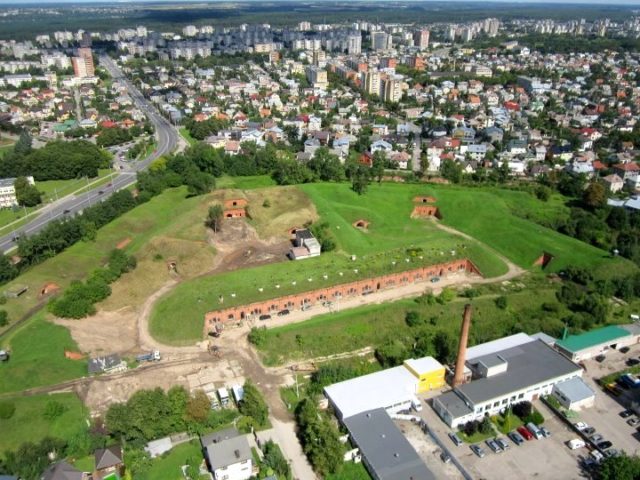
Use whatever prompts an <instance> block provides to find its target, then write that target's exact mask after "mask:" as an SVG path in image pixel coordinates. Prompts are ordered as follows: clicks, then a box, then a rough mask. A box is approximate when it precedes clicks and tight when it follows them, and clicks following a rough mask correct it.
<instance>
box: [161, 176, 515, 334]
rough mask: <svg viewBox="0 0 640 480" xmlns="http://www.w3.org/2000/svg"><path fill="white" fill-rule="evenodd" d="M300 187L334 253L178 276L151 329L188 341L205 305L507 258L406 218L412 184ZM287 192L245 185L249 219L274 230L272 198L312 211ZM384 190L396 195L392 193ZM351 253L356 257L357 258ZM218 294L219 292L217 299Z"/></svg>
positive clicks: (490, 268)
mask: <svg viewBox="0 0 640 480" xmlns="http://www.w3.org/2000/svg"><path fill="white" fill-rule="evenodd" d="M302 190H303V191H304V192H305V193H307V194H309V196H310V197H311V200H313V203H314V204H315V205H316V207H317V210H318V213H319V214H320V219H321V221H326V222H327V223H328V224H329V227H330V230H331V232H332V233H333V234H334V236H335V238H336V241H337V244H338V249H337V250H336V251H335V252H330V253H325V254H323V255H321V256H320V257H316V258H311V259H307V260H304V261H303V262H288V263H285V264H271V265H266V266H262V267H258V268H253V269H250V270H240V271H233V272H229V273H225V274H222V275H216V276H209V277H199V278H196V279H194V280H191V281H189V282H184V283H182V284H180V285H178V287H176V288H175V289H174V290H172V291H171V292H170V293H169V294H168V295H166V296H165V297H163V298H162V299H161V300H160V301H159V302H158V303H157V304H156V307H155V308H154V311H153V314H152V317H151V324H150V329H151V334H152V335H154V336H155V337H156V338H157V339H159V340H161V341H162V342H167V343H172V344H186V343H191V342H193V341H195V340H197V339H199V338H201V335H202V319H203V317H204V314H205V313H206V312H208V311H211V310H215V309H220V308H223V307H225V308H226V307H229V306H233V305H241V304H245V303H250V302H255V301H260V300H267V299H269V298H274V297H278V296H282V295H286V294H291V293H298V292H302V291H306V290H311V289H314V288H321V287H326V286H332V285H336V284H339V283H346V282H349V281H352V280H357V279H364V278H368V277H371V276H375V275H381V274H385V273H391V272H393V271H402V270H407V269H411V268H417V267H420V266H424V265H432V264H435V263H440V262H443V261H449V260H453V259H455V258H463V257H469V258H471V259H472V260H473V261H474V262H475V263H476V265H478V267H479V268H480V270H481V271H482V272H483V274H485V275H486V276H497V275H500V274H502V273H505V272H506V265H505V264H504V263H503V262H502V261H501V260H499V259H498V258H497V257H496V255H494V254H493V253H491V252H490V251H489V250H488V249H487V248H485V247H484V246H483V245H481V244H480V243H478V242H475V241H473V240H466V239H463V238H462V237H459V236H457V235H453V234H450V233H448V232H445V231H443V230H440V229H438V228H436V226H435V225H434V224H433V223H432V222H430V221H426V220H419V219H411V218H409V216H410V213H411V210H412V208H413V203H412V198H413V196H414V194H417V193H419V187H417V186H416V187H413V186H411V187H408V188H405V189H389V188H388V186H387V185H384V184H383V185H382V186H375V187H373V188H372V189H371V191H370V192H369V193H368V194H367V195H366V196H358V195H356V194H355V193H353V192H352V191H351V189H350V188H349V186H348V185H346V184H339V185H335V184H314V185H304V186H303V187H302ZM266 192H268V193H266ZM274 192H276V194H274ZM288 192H292V191H291V189H290V188H278V189H271V190H269V191H263V190H255V191H251V192H247V196H248V197H250V198H252V199H254V200H252V202H251V206H250V208H249V211H250V212H251V211H253V210H256V211H257V212H258V214H256V215H254V218H253V219H252V220H251V221H252V223H254V224H255V225H256V228H257V229H258V230H261V229H262V230H263V233H270V234H273V233H274V231H273V229H272V228H271V227H272V226H273V225H275V224H276V222H275V220H274V219H275V218H278V214H279V213H282V215H285V211H286V209H284V210H283V209H282V208H281V207H278V206H277V205H276V203H277V202H282V205H284V206H285V207H287V209H288V208H289V207H291V208H295V206H296V205H297V206H299V211H298V212H299V213H303V215H302V217H303V218H307V216H311V215H312V213H311V212H310V207H309V203H308V201H306V200H305V199H304V198H303V197H300V196H299V195H295V194H293V193H291V194H289V193H288ZM261 193H262V194H264V196H269V198H270V200H271V205H272V206H271V207H269V208H264V207H262V203H261V202H260V199H261V198H262V197H261ZM389 195H395V197H396V198H394V199H393V200H390V199H389ZM278 198H279V200H278ZM283 198H284V200H283ZM354 209H355V210H354ZM354 211H355V213H354ZM365 211H368V212H371V213H370V214H369V215H368V216H369V218H367V219H368V220H369V221H372V222H374V223H373V224H372V225H371V227H370V230H369V231H367V232H363V231H361V230H359V229H357V228H355V227H353V226H352V223H353V222H354V221H355V220H357V219H358V218H362V217H363V216H364V214H363V212H365ZM263 215H264V218H261V217H262V216H263ZM285 216H286V215H285ZM286 218H290V221H289V222H288V223H289V224H291V225H289V226H296V225H299V224H300V222H299V221H296V220H294V217H293V216H291V217H286ZM285 224H287V222H277V228H276V230H277V231H280V230H281V229H284V225H285ZM274 228H275V227H274ZM411 248H418V249H420V253H419V254H417V255H413V256H412V255H410V254H409V253H408V251H407V249H411ZM351 255H355V256H356V260H355V261H354V260H352V257H351ZM220 297H222V298H223V299H224V303H223V304H222V303H220V300H219V298H220Z"/></svg>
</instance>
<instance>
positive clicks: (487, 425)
mask: <svg viewBox="0 0 640 480" xmlns="http://www.w3.org/2000/svg"><path fill="white" fill-rule="evenodd" d="M479 430H480V433H483V434H485V435H489V434H490V433H492V432H493V423H492V422H491V419H490V418H489V417H484V418H483V419H482V421H481V422H480V428H479Z"/></svg>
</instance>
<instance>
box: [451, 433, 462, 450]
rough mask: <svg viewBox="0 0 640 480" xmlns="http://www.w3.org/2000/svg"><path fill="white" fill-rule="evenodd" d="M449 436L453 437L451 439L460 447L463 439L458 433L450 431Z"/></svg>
mask: <svg viewBox="0 0 640 480" xmlns="http://www.w3.org/2000/svg"><path fill="white" fill-rule="evenodd" d="M449 438H450V439H451V441H452V442H453V443H454V444H455V445H456V447H459V446H460V445H462V444H463V441H462V440H460V437H458V435H456V434H455V433H453V432H452V433H449Z"/></svg>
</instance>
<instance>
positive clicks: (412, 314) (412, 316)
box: [404, 310, 422, 327]
mask: <svg viewBox="0 0 640 480" xmlns="http://www.w3.org/2000/svg"><path fill="white" fill-rule="evenodd" d="M404 321H405V323H406V324H407V325H408V326H409V327H415V326H417V325H420V324H421V323H422V319H421V318H420V314H419V313H418V312H416V311H415V310H409V311H408V312H407V313H406V314H405V316H404Z"/></svg>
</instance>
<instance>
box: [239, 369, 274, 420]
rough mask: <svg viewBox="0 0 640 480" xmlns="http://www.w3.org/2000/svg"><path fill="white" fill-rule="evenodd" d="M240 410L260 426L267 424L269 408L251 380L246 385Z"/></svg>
mask: <svg viewBox="0 0 640 480" xmlns="http://www.w3.org/2000/svg"><path fill="white" fill-rule="evenodd" d="M239 410H240V413H242V414H243V415H247V416H249V417H252V418H253V419H254V420H255V421H256V423H257V424H258V425H259V426H264V425H266V424H267V421H268V418H269V407H267V404H266V403H265V401H264V398H262V394H261V393H260V392H259V391H258V388H257V387H256V386H255V385H254V384H253V382H251V381H250V380H247V381H246V382H245V384H244V396H243V398H242V400H241V401H240V405H239Z"/></svg>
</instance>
